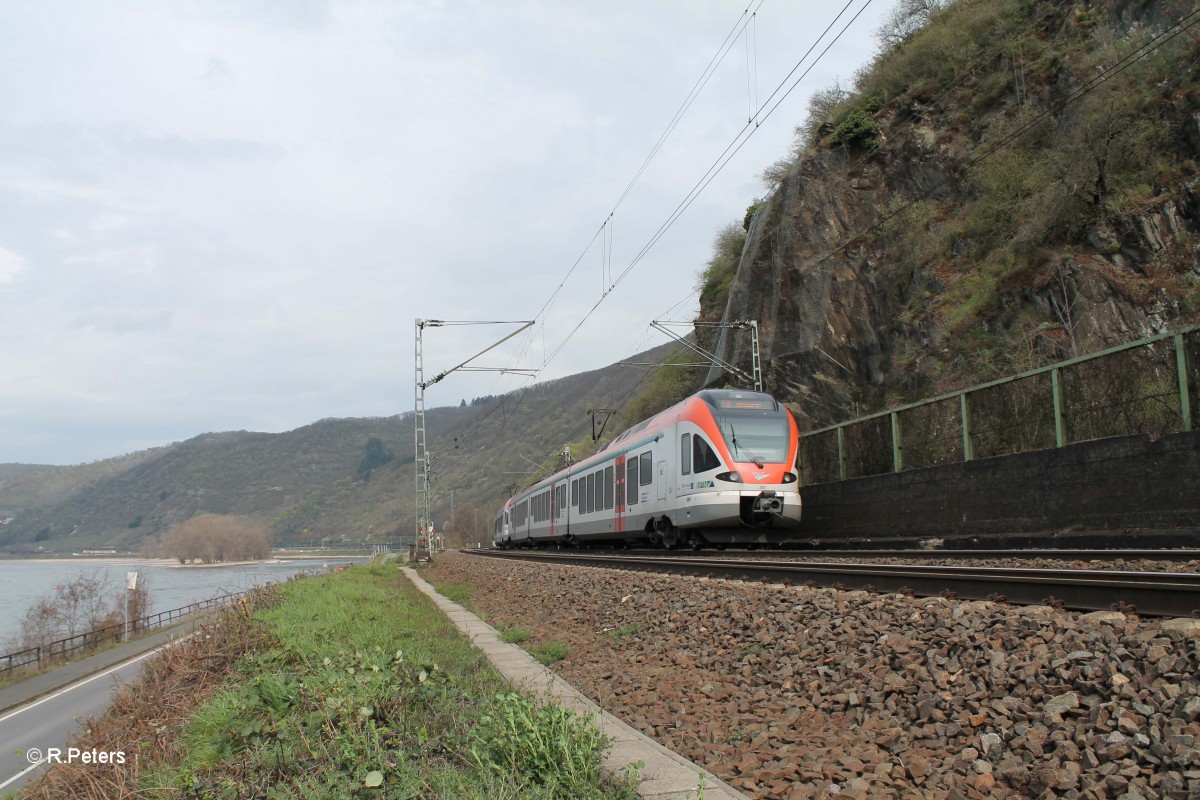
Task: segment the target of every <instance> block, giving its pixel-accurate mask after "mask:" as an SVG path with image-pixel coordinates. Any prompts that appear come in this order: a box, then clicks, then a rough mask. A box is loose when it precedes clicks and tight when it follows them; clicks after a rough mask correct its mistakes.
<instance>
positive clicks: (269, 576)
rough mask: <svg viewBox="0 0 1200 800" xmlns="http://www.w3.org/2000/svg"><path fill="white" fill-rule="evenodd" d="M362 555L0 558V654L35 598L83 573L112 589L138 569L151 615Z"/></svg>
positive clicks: (119, 587) (117, 589)
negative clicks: (174, 561) (100, 577)
mask: <svg viewBox="0 0 1200 800" xmlns="http://www.w3.org/2000/svg"><path fill="white" fill-rule="evenodd" d="M363 561H364V559H350V558H329V559H293V560H280V561H279V562H277V563H258V564H231V565H229V566H205V567H179V566H173V565H171V564H169V563H167V562H163V561H144V560H138V559H129V560H121V559H103V560H97V561H87V562H81V561H23V560H7V561H6V560H0V608H2V609H3V613H0V654H3V653H6V652H8V651H9V650H12V649H13V648H12V647H11V646H10V645H11V644H12V639H13V638H14V637H15V636H16V635H17V633H18V632H19V631H20V629H21V619H22V618H23V617H24V616H25V612H26V611H28V610H29V608H30V606H32V605H33V603H34V601H35V600H36V599H37V598H38V597H41V596H43V595H49V594H53V593H54V591H55V589H56V587H57V586H59V585H61V584H64V583H69V582H70V581H72V580H74V579H75V578H77V577H78V576H79V575H81V574H83V573H85V572H94V571H96V570H99V571H101V572H102V573H103V572H105V571H107V573H108V576H109V583H110V584H111V586H112V591H113V592H114V593H120V592H121V591H122V589H123V587H124V585H125V574H126V573H127V572H131V571H136V572H137V573H138V582H139V585H140V584H142V582H143V581H145V585H146V586H147V587H148V588H149V591H150V611H149V613H151V614H154V613H157V612H159V611H167V610H169V609H172V608H179V607H181V606H186V605H188V604H189V603H195V602H197V601H199V600H207V599H208V598H210V597H216V596H217V595H220V594H223V593H225V592H236V591H241V590H242V589H248V588H250V587H252V586H258V585H260V584H264V583H272V582H274V581H280V580H285V579H287V578H288V577H290V576H292V575H295V574H296V573H298V572H305V571H324V568H325V565H328V566H329V567H336V566H338V565H340V564H361V563H363Z"/></svg>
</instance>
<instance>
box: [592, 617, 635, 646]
mask: <svg viewBox="0 0 1200 800" xmlns="http://www.w3.org/2000/svg"><path fill="white" fill-rule="evenodd" d="M644 627H646V623H644V622H634V623H633V624H631V625H626V626H625V627H623V628H617V629H616V630H611V631H605V632H604V633H603V634H601V635H602V636H604V637H605V638H607V639H611V640H612V641H614V642H617V643H618V644H619V643H621V642H623V641H625V640H626V639H628V638H629V637H630V636H633V635H634V634H635V633H637V632H638V631H640V630H641V629H642V628H644Z"/></svg>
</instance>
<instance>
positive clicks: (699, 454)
mask: <svg viewBox="0 0 1200 800" xmlns="http://www.w3.org/2000/svg"><path fill="white" fill-rule="evenodd" d="M692 466H694V467H695V468H696V474H697V475H699V474H700V473H701V472H708V471H709V470H710V469H716V468H717V467H719V466H721V459H719V458H717V454H716V453H714V452H713V449H712V447H711V446H710V445H709V443H708V442H706V441H704V439H703V437H700V436H693V437H692Z"/></svg>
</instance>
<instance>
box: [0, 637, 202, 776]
mask: <svg viewBox="0 0 1200 800" xmlns="http://www.w3.org/2000/svg"><path fill="white" fill-rule="evenodd" d="M189 636H191V634H189ZM186 638H188V636H184V637H182V638H180V639H176V640H174V641H171V642H167V643H166V644H163V645H159V646H158V647H156V648H154V649H153V650H150V651H148V652H145V653H142V654H141V655H140V656H134V657H133V658H131V659H129V660H128V661H123V662H121V663H120V664H117V665H116V666H115V667H112V668H110V669H106V670H105V671H104V672H97V673H96V674H95V675H91V676H89V677H87V678H84V679H83V680H81V681H78V682H76V683H72V684H70V685H69V686H64V687H63V688H61V689H59V690H58V691H57V692H54V693H53V694H48V695H46V696H45V697H42V698H39V699H38V700H35V701H34V702H32V703H30V704H29V705H25V706H21V707H20V708H18V709H17V710H16V711H10V712H9V713H7V714H5V715H4V716H3V717H0V722H4V721H5V720H7V719H12V718H13V717H15V716H16V715H17V714H21V713H23V712H25V711H28V710H29V709H31V708H36V707H37V706H40V705H41V704H42V703H45V702H46V701H47V700H53V699H54V698H56V697H58V696H60V695H64V694H66V693H67V692H70V691H73V690H75V689H78V688H79V687H80V686H83V685H84V684H85V683H91V682H92V681H94V680H96V679H97V678H103V677H104V676H105V675H109V674H111V673H113V672H116V671H117V670H119V669H123V668H125V667H127V666H129V665H130V664H134V663H136V662H138V661H141V660H142V659H143V658H149V657H150V656H152V655H154V654H155V653H157V652H158V651H160V650H166V649H167V648H168V647H174V646H175V645H177V644H179V643H180V642H182V641H183V640H184V639H186ZM0 788H3V784H0Z"/></svg>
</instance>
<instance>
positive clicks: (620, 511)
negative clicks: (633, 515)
mask: <svg viewBox="0 0 1200 800" xmlns="http://www.w3.org/2000/svg"><path fill="white" fill-rule="evenodd" d="M615 466H616V468H617V477H616V494H617V496H616V503H615V504H614V505H613V530H614V531H616V532H617V533H621V532H622V531H624V530H625V510H626V509H625V491H626V489H625V456H623V455H620V456H617V460H616V462H615Z"/></svg>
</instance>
